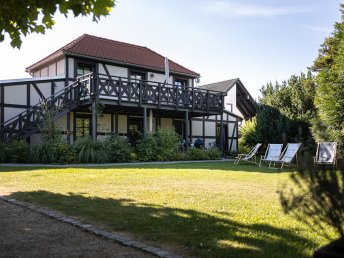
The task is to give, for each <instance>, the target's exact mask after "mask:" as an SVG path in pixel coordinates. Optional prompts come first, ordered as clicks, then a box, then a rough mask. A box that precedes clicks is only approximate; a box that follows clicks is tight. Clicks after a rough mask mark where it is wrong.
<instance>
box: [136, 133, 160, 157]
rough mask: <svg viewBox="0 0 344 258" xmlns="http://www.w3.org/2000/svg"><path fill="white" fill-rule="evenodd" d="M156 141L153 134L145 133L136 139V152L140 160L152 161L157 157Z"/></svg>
mask: <svg viewBox="0 0 344 258" xmlns="http://www.w3.org/2000/svg"><path fill="white" fill-rule="evenodd" d="M157 150H158V148H157V142H156V139H155V137H154V136H152V135H147V136H146V137H145V138H142V139H140V140H138V141H137V144H136V154H137V158H138V160H140V161H154V160H156V158H157Z"/></svg>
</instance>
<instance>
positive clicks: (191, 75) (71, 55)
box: [65, 51, 201, 79]
mask: <svg viewBox="0 0 344 258" xmlns="http://www.w3.org/2000/svg"><path fill="white" fill-rule="evenodd" d="M65 56H69V57H81V58H92V59H93V60H97V61H106V62H108V63H112V64H120V65H130V66H135V67H139V68H146V69H147V68H148V69H152V71H158V72H162V73H164V72H165V70H164V69H159V68H156V67H152V66H145V65H139V64H133V63H128V62H123V61H117V60H112V59H106V58H100V57H94V56H89V55H82V54H77V53H73V52H68V51H65ZM170 73H173V74H176V75H182V76H188V77H191V78H193V79H195V78H199V77H200V76H201V75H200V74H198V73H195V74H189V73H181V72H177V71H170Z"/></svg>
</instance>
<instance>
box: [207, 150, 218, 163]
mask: <svg viewBox="0 0 344 258" xmlns="http://www.w3.org/2000/svg"><path fill="white" fill-rule="evenodd" d="M206 156H207V159H213V160H214V159H221V151H220V150H219V149H218V148H211V149H208V150H207V151H206Z"/></svg>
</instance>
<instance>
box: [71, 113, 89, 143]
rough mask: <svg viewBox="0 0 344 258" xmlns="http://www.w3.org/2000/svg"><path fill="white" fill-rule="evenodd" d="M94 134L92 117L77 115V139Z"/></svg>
mask: <svg viewBox="0 0 344 258" xmlns="http://www.w3.org/2000/svg"><path fill="white" fill-rule="evenodd" d="M91 132H92V116H91V115H87V114H77V115H76V118H75V137H76V138H80V137H85V136H90V135H91Z"/></svg>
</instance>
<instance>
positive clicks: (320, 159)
mask: <svg viewBox="0 0 344 258" xmlns="http://www.w3.org/2000/svg"><path fill="white" fill-rule="evenodd" d="M336 151H337V143H336V142H320V143H318V148H317V153H316V156H315V157H314V165H318V164H331V165H333V166H336V163H337V159H336Z"/></svg>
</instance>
